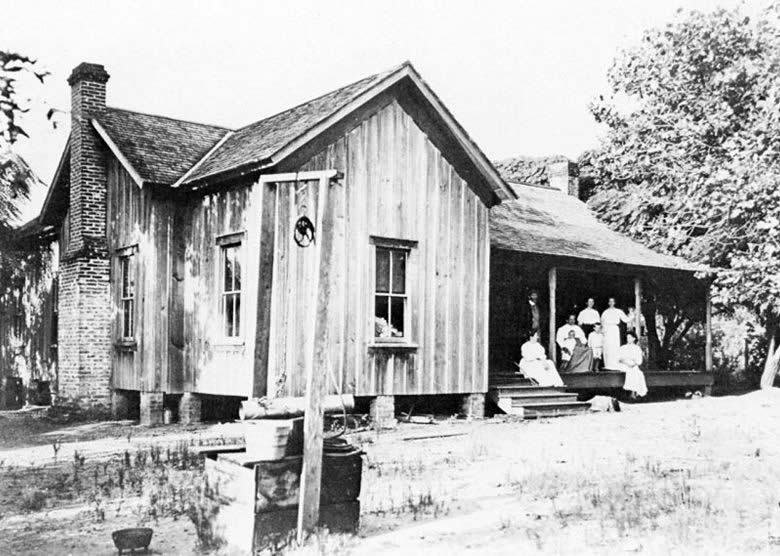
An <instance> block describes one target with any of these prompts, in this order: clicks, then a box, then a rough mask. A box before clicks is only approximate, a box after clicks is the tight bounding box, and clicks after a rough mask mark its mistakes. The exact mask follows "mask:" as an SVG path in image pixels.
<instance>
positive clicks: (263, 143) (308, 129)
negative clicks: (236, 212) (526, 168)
mask: <svg viewBox="0 0 780 556" xmlns="http://www.w3.org/2000/svg"><path fill="white" fill-rule="evenodd" d="M401 80H408V81H409V82H410V83H411V85H412V86H413V87H414V88H415V90H416V91H417V92H419V94H420V95H421V96H422V98H423V99H424V101H425V102H426V103H427V106H429V107H430V108H431V109H432V110H433V112H434V113H435V115H436V117H437V118H439V120H440V121H441V122H442V123H443V125H444V126H445V127H446V129H447V130H448V132H449V133H451V135H452V136H453V138H454V139H455V143H456V144H457V145H458V146H459V148H461V149H463V152H464V153H465V155H466V157H467V159H468V160H469V161H470V162H471V164H472V165H473V166H474V167H475V168H476V170H477V172H479V174H480V175H481V176H482V178H484V180H485V183H486V184H487V186H488V187H489V188H490V190H491V191H492V195H494V196H495V198H497V199H498V200H499V201H500V200H503V199H510V198H513V194H512V191H511V189H510V188H509V187H507V185H506V183H504V180H503V179H502V178H501V176H500V175H499V174H498V172H497V171H496V169H495V168H494V167H493V164H492V163H491V162H490V160H488V158H487V157H486V156H485V154H484V153H483V152H482V151H481V150H480V149H479V147H477V145H476V144H475V143H474V141H472V139H471V138H470V137H469V136H468V134H467V133H466V132H465V130H464V129H463V128H462V127H461V125H460V124H459V123H458V122H457V121H456V120H455V118H454V117H453V116H452V114H451V113H450V111H449V110H448V109H447V107H446V106H444V103H442V102H441V100H440V99H439V98H438V97H437V96H436V94H435V93H434V92H433V91H432V90H431V89H430V87H428V85H427V84H426V83H425V81H423V79H422V77H420V75H419V74H418V73H417V71H416V70H415V69H414V67H413V66H412V65H411V63H409V62H404V63H403V64H401V65H400V66H398V67H396V68H394V69H392V70H390V71H387V72H383V73H378V74H376V75H372V76H370V77H366V78H364V79H361V80H360V81H356V82H355V83H352V84H350V85H347V86H345V87H342V88H340V89H337V90H335V91H332V92H330V93H328V94H326V95H323V96H320V97H317V98H315V99H314V100H310V101H309V102H306V103H304V104H300V105H298V106H296V107H294V108H290V109H289V110H285V111H284V112H280V113H279V114H276V115H275V116H271V117H270V118H266V119H264V120H260V121H259V122H255V123H254V124H251V125H249V126H246V127H244V128H242V129H239V130H237V131H236V132H235V133H234V134H232V135H231V136H229V137H228V138H227V139H226V140H225V141H224V142H223V144H222V145H219V146H218V147H217V148H215V149H214V151H213V152H211V153H209V154H208V155H207V156H206V157H205V159H204V160H202V161H200V162H199V163H198V164H197V167H196V168H195V169H194V170H193V171H192V172H190V173H189V174H188V175H187V176H186V177H185V179H183V180H182V183H188V184H192V183H194V182H197V181H200V180H208V179H211V178H214V177H216V176H218V175H220V174H228V173H230V172H235V171H239V172H240V171H251V170H253V169H262V168H264V167H270V166H272V165H275V164H279V163H280V162H281V161H282V160H284V159H285V158H286V157H288V156H289V155H291V154H292V153H294V152H296V150H298V149H300V148H301V147H303V146H304V145H306V143H307V142H308V141H311V140H312V139H314V138H315V137H317V136H318V135H319V134H321V133H323V132H324V131H325V130H327V129H328V128H329V127H330V126H332V125H334V124H336V123H337V122H339V121H341V120H343V119H344V118H346V117H347V116H349V115H350V114H351V113H352V112H354V111H355V110H357V109H358V108H360V107H361V106H364V105H365V104H366V103H368V102H369V101H370V100H372V99H374V98H376V97H377V96H379V95H380V94H381V93H383V92H384V91H386V90H387V89H389V88H390V87H392V86H393V85H395V84H396V83H399V82H400V81H401ZM177 185H179V184H177Z"/></svg>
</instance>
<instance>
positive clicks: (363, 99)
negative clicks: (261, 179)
mask: <svg viewBox="0 0 780 556" xmlns="http://www.w3.org/2000/svg"><path fill="white" fill-rule="evenodd" d="M404 79H408V80H410V81H411V83H413V85H414V86H415V87H416V89H417V90H418V91H419V93H420V94H421V95H422V96H423V97H424V98H425V100H426V101H427V103H428V104H429V105H430V106H431V107H432V108H433V110H434V111H435V112H436V115H437V116H438V117H439V118H440V119H441V121H442V122H443V123H444V125H446V126H447V128H448V130H449V131H450V132H451V133H452V135H453V137H454V138H455V140H456V141H457V143H458V145H459V146H460V147H461V148H462V149H463V151H464V152H465V153H466V155H467V156H468V158H469V160H470V162H471V163H472V164H473V165H474V167H475V168H476V169H477V170H478V171H479V172H480V174H481V175H482V177H483V178H484V180H485V182H486V183H487V184H488V185H489V186H490V188H491V190H492V192H493V195H495V197H496V200H497V202H501V201H504V200H509V199H514V198H515V195H514V193H513V192H512V189H511V188H510V187H509V186H508V185H507V184H506V183H505V182H504V180H503V179H502V178H501V176H500V175H499V173H498V171H497V170H496V169H495V167H494V166H493V164H492V163H491V162H490V160H489V159H488V158H487V157H486V156H485V154H484V153H483V152H482V151H481V150H480V149H479V147H478V146H477V145H476V143H474V141H472V139H471V138H470V137H469V136H468V134H467V133H466V131H465V130H464V129H463V127H462V126H461V125H460V124H459V123H458V122H457V120H455V118H454V117H453V116H452V114H451V113H450V111H449V110H448V109H447V107H446V106H445V105H444V103H443V102H442V101H441V100H440V99H439V97H438V96H436V94H435V93H434V92H433V91H432V90H431V88H430V87H429V86H428V85H427V83H425V81H424V80H423V79H422V77H420V75H419V73H417V71H416V70H415V69H414V67H413V66H412V65H411V63H409V62H406V63H404V64H403V65H401V66H400V67H399V68H398V69H397V70H395V71H393V72H391V73H389V74H388V75H387V76H385V77H384V78H382V79H381V80H379V81H378V82H377V83H376V84H374V85H373V86H371V87H369V88H368V89H366V90H365V91H363V92H362V93H360V94H358V95H357V96H355V97H354V98H353V99H352V100H351V101H350V102H348V103H347V104H345V105H344V106H342V107H341V108H339V109H338V110H335V111H333V112H332V113H330V114H329V115H328V116H326V117H325V118H323V119H322V120H320V121H319V122H317V123H316V124H314V125H313V126H311V127H309V128H308V129H307V130H306V131H305V132H304V133H302V134H300V135H298V136H297V137H295V138H294V139H292V140H291V141H289V142H287V143H286V144H285V145H283V146H281V147H280V148H279V149H278V150H276V152H275V153H274V154H273V155H271V156H270V157H269V158H265V159H258V160H253V161H249V162H246V163H244V164H242V165H240V166H236V167H234V168H232V169H230V170H225V171H218V172H214V173H211V174H207V175H205V176H202V177H199V178H197V179H195V180H190V179H187V177H186V176H185V177H183V178H182V179H181V180H180V181H179V182H177V185H184V184H187V185H191V186H200V185H208V183H209V182H210V181H212V180H216V181H221V178H224V177H227V176H230V177H234V176H240V175H245V174H247V173H250V172H255V171H263V170H268V169H271V168H273V167H277V166H279V165H281V164H283V163H284V161H285V160H286V159H288V158H290V157H291V156H293V155H294V154H295V153H297V152H298V151H299V150H300V149H302V148H303V147H304V146H305V145H307V144H309V143H310V142H311V141H313V140H314V139H316V138H317V137H319V136H320V135H322V134H323V133H325V132H326V131H327V130H328V129H329V128H330V127H332V126H334V125H336V124H337V123H338V122H340V121H342V120H344V119H345V118H347V117H348V116H349V115H350V114H351V113H353V112H355V111H356V110H358V109H359V108H360V107H362V106H364V105H365V104H366V103H368V102H370V101H371V100H372V99H374V98H376V97H377V96H379V95H381V94H382V93H384V92H386V91H387V90H388V89H390V88H391V87H393V86H395V85H397V84H398V83H399V82H401V81H402V80H404ZM214 150H216V149H212V151H211V152H214ZM209 154H211V153H209ZM207 157H208V155H207ZM207 157H204V159H203V160H205V159H206V158H207ZM202 162H203V161H200V162H199V163H198V165H200V164H201V163H202ZM187 174H188V175H191V174H192V172H188V173H187Z"/></svg>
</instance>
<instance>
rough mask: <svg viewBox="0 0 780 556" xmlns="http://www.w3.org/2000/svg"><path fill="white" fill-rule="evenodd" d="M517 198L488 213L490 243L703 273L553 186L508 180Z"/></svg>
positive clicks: (526, 250) (596, 259)
mask: <svg viewBox="0 0 780 556" xmlns="http://www.w3.org/2000/svg"><path fill="white" fill-rule="evenodd" d="M509 185H510V186H511V187H512V189H513V190H514V192H515V194H516V195H517V199H516V200H512V201H504V202H503V203H501V204H500V205H498V206H495V207H493V208H492V209H491V211H490V244H491V246H493V247H496V248H500V249H507V250H510V251H519V252H524V253H536V254H542V255H552V256H560V257H570V258H577V259H584V260H595V261H603V262H609V263H616V264H623V265H631V266H640V267H649V268H657V269H673V270H682V271H688V272H697V271H707V270H708V269H707V267H704V266H701V265H695V264H692V263H690V262H688V261H686V260H685V259H682V258H680V257H674V256H670V255H663V254H661V253H657V252H655V251H653V250H652V249H650V248H648V247H645V246H644V245H642V244H640V243H638V242H636V241H634V240H632V239H630V238H628V237H626V236H624V235H622V234H620V233H618V232H616V231H614V230H611V229H610V228H609V227H607V225H606V224H603V223H602V222H600V221H599V220H598V219H597V218H596V216H595V215H594V214H593V213H592V212H591V211H590V209H589V208H588V206H587V205H586V204H585V203H583V202H582V201H580V200H579V199H577V198H576V197H573V196H571V195H566V194H565V193H562V192H561V191H558V190H556V189H549V188H546V187H536V186H531V185H523V184H518V183H509Z"/></svg>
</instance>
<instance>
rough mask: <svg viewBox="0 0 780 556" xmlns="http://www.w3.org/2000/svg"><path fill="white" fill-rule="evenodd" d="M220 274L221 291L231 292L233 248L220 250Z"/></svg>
mask: <svg viewBox="0 0 780 556" xmlns="http://www.w3.org/2000/svg"><path fill="white" fill-rule="evenodd" d="M222 268H223V270H222V274H223V278H224V282H223V286H222V287H223V289H222V291H225V292H229V291H233V248H232V247H223V248H222Z"/></svg>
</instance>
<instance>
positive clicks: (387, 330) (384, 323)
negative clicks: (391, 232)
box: [374, 240, 412, 340]
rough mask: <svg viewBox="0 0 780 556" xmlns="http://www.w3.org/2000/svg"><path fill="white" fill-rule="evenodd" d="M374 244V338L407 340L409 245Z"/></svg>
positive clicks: (404, 243)
mask: <svg viewBox="0 0 780 556" xmlns="http://www.w3.org/2000/svg"><path fill="white" fill-rule="evenodd" d="M374 243H375V245H376V247H375V286H374V336H375V337H376V338H378V339H390V340H393V339H395V340H408V339H409V332H410V331H409V314H408V304H409V288H408V280H407V270H408V261H409V253H410V247H409V245H411V243H412V242H399V241H395V242H394V241H392V240H386V241H385V242H382V241H375V242H374ZM399 243H401V245H399ZM407 244H409V245H407Z"/></svg>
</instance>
